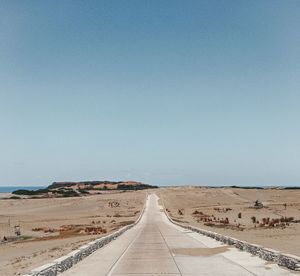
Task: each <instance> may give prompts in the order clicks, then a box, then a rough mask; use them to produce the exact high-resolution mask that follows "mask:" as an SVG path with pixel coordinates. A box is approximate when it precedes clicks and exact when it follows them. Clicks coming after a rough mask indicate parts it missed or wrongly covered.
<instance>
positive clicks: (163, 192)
mask: <svg viewBox="0 0 300 276" xmlns="http://www.w3.org/2000/svg"><path fill="white" fill-rule="evenodd" d="M159 194H160V196H162V198H163V201H164V204H165V208H166V209H167V211H168V212H169V214H170V215H171V217H172V218H174V219H175V220H177V221H178V222H182V223H187V224H191V225H194V226H197V227H200V228H204V229H208V230H210V231H214V232H217V233H220V234H225V235H228V236H231V237H235V238H238V239H241V240H245V241H248V242H251V243H256V244H260V245H262V246H265V247H269V248H273V249H276V250H280V251H282V252H285V253H290V254H294V255H298V256H300V242H299V241H300V190H279V189H264V190H262V189H237V188H234V189H232V188H169V189H160V190H159ZM256 200H259V201H260V202H261V203H262V204H263V206H264V207H263V208H257V209H256V208H254V204H255V201H256Z"/></svg>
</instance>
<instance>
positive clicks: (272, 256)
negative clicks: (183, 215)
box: [164, 208, 300, 271]
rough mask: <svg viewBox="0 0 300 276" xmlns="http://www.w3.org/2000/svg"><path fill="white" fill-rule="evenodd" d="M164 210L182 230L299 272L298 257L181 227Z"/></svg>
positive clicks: (191, 227)
mask: <svg viewBox="0 0 300 276" xmlns="http://www.w3.org/2000/svg"><path fill="white" fill-rule="evenodd" d="M164 210H165V214H166V216H167V218H168V219H169V220H170V221H171V222H172V223H173V224H175V225H178V226H180V227H182V228H185V229H188V230H191V231H193V232H197V233H199V234H202V235H204V236H208V237H210V238H213V239H215V240H217V241H220V242H223V243H225V244H228V245H232V246H235V247H236V248H238V249H240V250H243V251H247V252H249V253H251V254H252V255H255V256H258V257H260V258H262V259H264V260H266V261H270V262H274V263H277V264H278V265H280V266H284V267H287V268H289V269H292V270H296V271H300V257H298V256H294V255H290V254H284V253H281V252H279V251H276V250H273V249H269V248H264V247H262V246H260V245H257V244H251V243H248V242H245V241H241V240H238V239H235V238H232V237H228V236H224V235H221V234H218V233H215V232H212V231H208V230H204V229H200V228H197V227H193V226H190V225H183V224H181V223H178V222H176V221H174V220H173V219H172V218H171V217H170V216H169V214H168V212H166V209H165V208H164Z"/></svg>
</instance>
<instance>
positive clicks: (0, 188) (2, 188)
mask: <svg viewBox="0 0 300 276" xmlns="http://www.w3.org/2000/svg"><path fill="white" fill-rule="evenodd" d="M44 188H46V186H0V193H11V192H13V191H15V190H20V189H24V190H38V189H44Z"/></svg>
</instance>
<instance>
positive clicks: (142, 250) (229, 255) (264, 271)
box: [63, 194, 294, 276]
mask: <svg viewBox="0 0 300 276" xmlns="http://www.w3.org/2000/svg"><path fill="white" fill-rule="evenodd" d="M71 275H72V276H96V275H97V276H104V275H108V276H109V275H111V276H128V275H134V276H142V275H144V276H150V275H167V276H175V275H189V276H192V275H195V276H196V275H197V276H200V275H213V276H216V275H230V276H233V275H238V276H242V275H266V276H267V275H272V276H273V275H292V273H291V272H290V271H288V270H284V269H283V268H280V267H278V266H277V265H276V264H269V263H266V262H265V261H263V260H261V259H259V258H258V257H254V256H251V255H250V254H249V253H246V252H241V251H239V250H238V249H236V248H228V247H225V246H224V245H223V244H222V243H220V242H218V241H215V240H213V239H211V238H208V237H205V236H202V235H199V234H197V233H193V232H190V231H187V230H185V229H182V228H180V227H178V226H175V225H173V224H172V223H170V222H169V221H168V219H167V218H166V216H165V214H164V213H163V212H162V207H161V206H159V204H158V198H157V196H156V195H154V194H152V195H150V196H149V198H148V200H147V205H146V210H145V213H144V216H143V218H142V219H141V221H140V223H139V224H138V225H137V226H135V227H133V228H132V229H130V230H128V231H127V232H126V233H124V234H123V235H122V236H120V237H119V238H117V239H116V240H115V241H113V242H111V243H110V244H108V245H107V246H105V247H104V248H102V249H100V250H98V251H96V252H94V253H93V254H92V255H91V256H89V257H87V258H86V259H84V260H83V261H82V262H80V263H78V264H77V265H76V266H74V267H73V268H71V269H70V270H68V271H66V272H65V273H64V274H63V276H71ZM293 275H294V274H293Z"/></svg>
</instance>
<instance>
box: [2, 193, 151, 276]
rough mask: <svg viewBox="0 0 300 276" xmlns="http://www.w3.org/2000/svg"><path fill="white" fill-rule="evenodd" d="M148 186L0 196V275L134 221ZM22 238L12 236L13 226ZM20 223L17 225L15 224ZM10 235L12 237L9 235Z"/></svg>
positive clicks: (31, 265) (24, 268) (16, 271)
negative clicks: (85, 192) (100, 191)
mask: <svg viewBox="0 0 300 276" xmlns="http://www.w3.org/2000/svg"><path fill="white" fill-rule="evenodd" d="M145 196H146V192H145V191H132V192H131V191H130V192H107V193H103V194H101V195H92V196H86V197H77V198H41V199H1V200H0V239H1V240H3V238H4V237H5V238H6V239H8V241H6V242H1V244H0V275H1V276H8V275H20V274H22V273H24V272H28V271H30V269H32V268H35V267H37V266H39V265H42V264H44V263H47V262H49V261H50V260H52V259H56V258H58V257H60V256H62V255H65V254H67V253H69V252H70V251H72V250H74V249H76V248H78V247H80V246H81V245H83V244H85V243H87V242H89V241H91V240H94V239H96V238H98V237H100V236H103V235H107V234H109V233H111V232H114V231H116V230H117V229H119V228H121V227H122V226H125V225H127V224H130V223H132V222H133V221H135V220H136V219H137V218H138V216H139V214H140V211H141V210H142V208H143V205H144V200H145ZM18 225H19V226H20V231H21V238H19V239H16V235H15V226H18ZM17 228H18V227H17ZM10 237H12V238H10Z"/></svg>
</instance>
